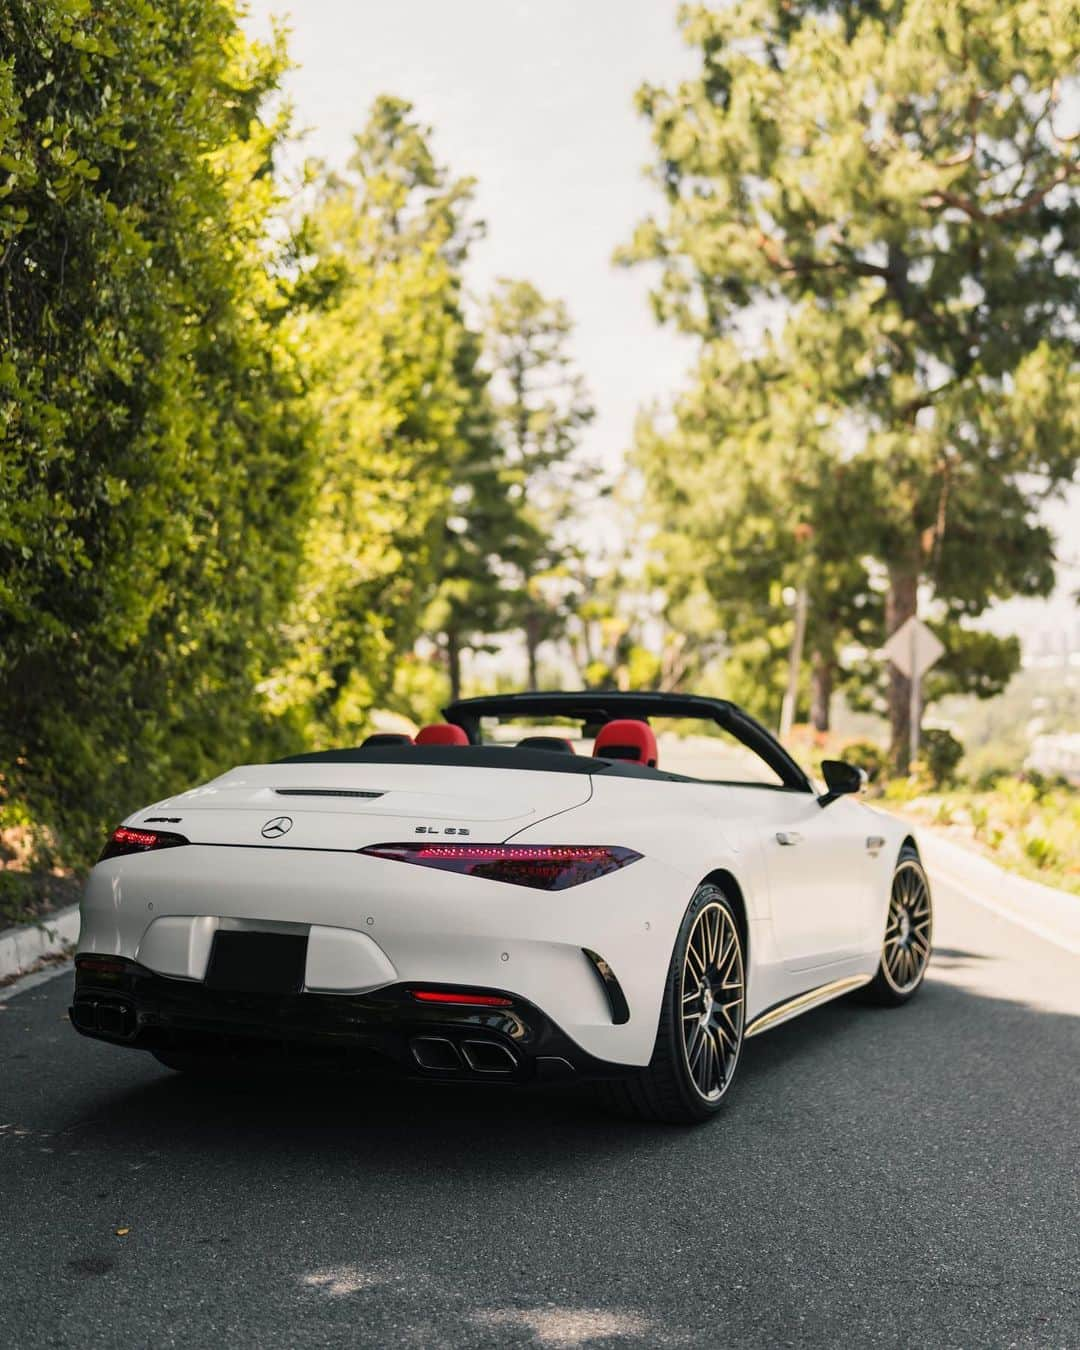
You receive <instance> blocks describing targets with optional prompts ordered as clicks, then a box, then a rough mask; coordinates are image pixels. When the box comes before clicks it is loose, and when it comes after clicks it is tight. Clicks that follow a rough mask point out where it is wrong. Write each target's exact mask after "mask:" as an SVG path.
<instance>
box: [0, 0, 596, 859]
mask: <svg viewBox="0 0 1080 1350" xmlns="http://www.w3.org/2000/svg"><path fill="white" fill-rule="evenodd" d="M0 51H3V52H4V54H5V55H4V58H3V60H2V61H0V173H2V175H3V176H2V178H0V426H2V428H3V439H2V441H0V826H2V827H3V828H4V829H9V830H11V829H16V828H18V830H20V831H21V832H22V834H21V836H20V837H24V836H25V834H26V829H27V823H28V822H30V823H31V825H32V829H33V830H34V831H36V835H37V841H38V851H39V854H40V855H41V856H42V857H43V858H44V857H45V856H46V855H50V856H54V857H55V858H56V859H59V860H68V861H75V862H78V861H85V860H88V859H89V858H90V857H91V856H92V855H93V852H94V851H95V849H96V847H98V846H99V845H100V836H101V832H102V831H103V830H104V829H105V828H106V827H107V825H108V824H110V823H112V822H114V821H115V819H116V818H117V817H118V816H120V815H122V814H125V813H126V812H127V811H129V810H131V809H132V808H133V807H135V806H136V805H137V804H139V803H140V802H142V801H145V800H146V799H147V798H148V797H152V796H160V795H161V794H163V793H166V792H169V791H172V790H175V789H177V788H180V787H183V786H186V785H187V784H189V783H190V782H192V781H197V780H199V779H204V778H206V777H208V776H211V775H212V774H213V773H215V772H217V771H218V770H220V769H223V768H226V767H228V766H229V765H230V764H233V763H236V762H238V761H240V762H242V761H244V760H245V759H248V760H257V759H265V758H268V757H273V756H274V755H275V754H277V753H280V752H281V751H283V750H285V749H291V748H298V747H300V746H304V745H309V746H319V745H323V744H326V743H329V742H332V741H337V742H341V741H345V742H346V743H348V742H349V741H352V740H355V739H357V738H358V737H359V736H360V735H362V734H363V731H364V729H365V724H366V723H367V722H368V719H369V717H370V714H371V713H372V711H373V709H375V708H377V707H382V708H386V709H389V710H396V711H398V712H401V713H405V714H407V715H411V716H414V717H417V718H430V717H431V716H433V715H435V713H436V710H437V709H438V707H439V706H440V705H441V704H442V703H443V702H444V701H445V698H446V694H447V692H448V688H449V690H450V691H453V692H456V686H457V684H458V683H459V680H460V671H459V669H458V668H457V667H456V664H455V654H456V653H459V652H460V651H461V650H462V648H464V647H467V646H469V645H477V644H481V643H483V642H484V641H486V636H485V635H486V634H488V633H490V632H497V631H499V630H501V629H505V628H506V627H508V626H510V625H512V624H516V623H519V622H520V621H521V617H520V606H518V607H515V601H514V588H513V585H512V581H513V576H514V573H515V569H516V570H517V572H518V573H519V574H528V575H530V576H531V575H532V574H533V573H534V572H535V571H536V570H537V567H538V566H539V565H540V564H539V563H538V559H539V560H542V564H543V565H544V566H551V565H552V562H553V560H557V556H561V555H556V554H555V553H553V552H551V550H550V549H549V548H548V546H547V544H546V543H545V541H544V539H543V538H542V537H541V522H542V521H543V522H544V523H545V524H546V518H544V517H543V513H542V511H541V510H540V507H539V505H538V504H537V503H534V502H532V501H531V500H528V498H529V494H530V493H535V495H536V497H537V500H538V501H539V500H543V501H548V500H549V499H550V496H551V491H550V488H549V486H547V485H548V484H549V483H550V482H553V481H554V480H555V479H556V478H558V476H559V474H560V473H561V472H562V469H563V464H564V461H565V459H566V456H567V455H568V453H569V451H570V450H571V449H572V448H573V445H574V443H575V434H576V429H577V427H579V426H580V425H582V424H583V422H584V421H585V420H587V417H588V416H589V415H590V414H589V409H588V408H587V406H586V405H585V404H584V402H583V400H582V398H581V396H580V382H579V381H578V379H577V377H576V376H574V375H573V374H572V372H570V371H568V370H567V368H566V363H565V361H564V358H563V355H562V353H561V347H560V344H561V342H562V340H563V338H564V337H565V334H566V332H567V331H568V321H567V320H566V317H565V313H564V311H563V310H562V308H561V307H560V306H559V305H555V304H549V303H548V302H546V301H542V300H540V298H539V297H538V296H537V295H536V293H535V292H534V291H532V290H531V288H529V287H528V286H526V285H525V284H524V283H519V284H517V285H516V286H515V287H511V288H509V289H505V288H504V290H503V291H501V292H500V298H499V300H498V302H497V304H496V316H497V322H496V331H497V333H498V338H497V344H496V362H495V364H496V366H497V367H498V363H499V360H501V359H503V358H504V357H506V356H507V353H508V352H510V351H512V352H514V353H516V354H517V357H520V358H521V362H522V371H523V373H522V378H521V380H520V381H519V382H518V383H517V384H516V385H514V386H513V388H514V390H515V392H516V394H517V397H518V408H517V410H516V412H515V416H517V417H518V418H519V420H522V423H523V427H524V429H523V430H522V432H521V434H520V436H519V435H517V434H515V435H514V436H513V437H510V436H509V433H508V432H506V421H505V417H506V414H505V412H503V411H499V412H497V410H496V407H495V404H494V401H493V399H492V397H491V395H490V393H489V388H488V386H489V380H490V378H491V377H490V374H489V373H488V371H487V370H486V369H485V366H484V356H485V354H484V349H483V340H482V337H481V334H480V333H479V332H478V331H475V330H474V329H473V328H471V327H470V326H469V323H468V322H467V320H466V317H465V313H464V305H463V300H462V278H461V268H462V265H463V263H464V261H465V259H466V257H467V254H468V249H469V247H470V245H471V243H472V242H473V241H474V240H475V239H476V238H477V237H478V235H479V233H480V229H481V227H480V225H479V224H478V223H477V222H476V221H475V219H474V217H473V215H472V208H471V200H472V187H473V185H472V183H471V181H470V180H468V179H454V178H452V177H451V176H450V174H449V173H448V171H447V170H446V169H445V168H444V167H443V166H442V165H440V164H439V163H438V162H437V160H436V158H435V156H434V154H433V152H432V149H431V143H430V131H429V129H428V128H426V127H424V126H422V125H421V124H420V123H419V122H418V121H417V120H416V119H415V117H414V115H413V111H412V109H411V107H410V105H409V104H408V103H406V102H404V101H403V100H400V99H395V98H390V97H383V98H380V99H378V100H377V101H376V103H375V105H374V107H373V108H372V110H371V115H370V117H369V119H368V121H367V123H366V125H365V126H364V128H363V129H362V131H361V132H360V134H359V135H358V136H357V137H356V141H355V149H354V154H353V156H352V158H351V160H350V163H349V165H348V166H347V168H346V170H345V171H344V172H341V173H334V172H330V171H328V170H327V169H326V168H325V167H323V166H321V165H315V164H312V165H309V166H308V168H307V170H306V181H305V183H304V185H303V193H302V195H301V198H300V201H301V203H302V205H301V207H300V208H299V211H298V213H297V214H295V215H294V214H293V212H292V211H291V210H290V209H289V208H288V206H287V204H286V203H285V202H284V201H283V200H282V191H281V188H280V186H279V184H278V181H277V179H276V177H275V173H274V156H275V153H276V151H277V149H278V147H279V145H280V143H281V141H282V138H283V136H284V135H285V133H286V130H287V127H286V124H285V122H284V120H283V119H282V118H280V117H276V116H275V117H270V116H269V115H268V114H267V113H266V111H265V110H266V108H267V107H268V106H269V103H268V100H269V99H270V96H272V95H273V94H274V93H275V92H276V91H277V89H278V86H279V81H280V77H281V74H282V72H283V70H284V68H285V56H284V51H283V48H282V46H281V44H280V42H277V41H275V43H274V44H273V45H272V46H269V47H267V46H262V45H259V44H255V43H251V42H249V41H248V40H247V39H246V38H245V37H244V36H243V33H242V31H241V29H240V27H239V25H238V9H237V7H236V6H235V5H234V4H233V3H232V0H158V2H157V3H150V4H139V5H123V6H112V7H98V8H92V7H91V6H90V5H89V4H88V3H85V2H84V0H66V2H64V0H44V2H43V3H41V4H36V3H35V4H33V5H31V4H29V3H27V2H26V0H12V3H11V4H9V5H8V6H7V7H6V8H5V9H4V10H3V11H0ZM499 344H502V345H499ZM515 344H516V345H515ZM552 344H553V345H552ZM515 359H517V358H516V357H515ZM515 369H516V367H515ZM553 372H554V373H556V374H558V376H559V378H560V379H561V380H562V385H561V388H560V389H559V390H557V391H555V392H549V393H545V394H543V395H542V396H541V395H540V394H539V393H538V386H537V384H536V380H537V379H538V378H539V377H540V375H542V374H544V373H547V374H551V373H553ZM504 433H505V436H504ZM507 443H509V444H511V445H512V450H511V452H510V453H509V454H508V453H507V451H506V448H505V447H506V444H507ZM422 633H426V634H428V635H430V636H433V637H435V638H436V639H437V640H438V641H439V642H440V643H441V645H442V646H443V648H444V650H445V652H446V654H447V657H448V658H449V661H450V670H449V672H448V674H449V679H448V678H447V675H444V673H443V672H442V671H441V670H440V669H439V668H438V667H436V666H433V665H432V664H431V663H430V661H427V660H423V659H421V658H420V657H418V656H417V654H416V651H415V646H416V642H417V639H418V637H419V636H420V635H421V634H422ZM15 865H16V866H18V867H19V868H25V867H26V866H27V865H28V863H27V860H26V859H25V858H21V857H20V858H19V859H18V860H17V861H16V864H15ZM12 884H14V883H12ZM19 884H21V883H19Z"/></svg>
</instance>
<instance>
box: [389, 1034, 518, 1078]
mask: <svg viewBox="0 0 1080 1350" xmlns="http://www.w3.org/2000/svg"><path fill="white" fill-rule="evenodd" d="M409 1048H410V1049H411V1050H412V1056H413V1059H415V1060H416V1062H417V1064H419V1066H420V1067H421V1068H422V1069H427V1070H428V1071H429V1072H434V1073H460V1072H461V1071H462V1070H463V1069H471V1070H472V1072H473V1073H484V1074H489V1073H490V1074H501V1073H513V1071H514V1070H515V1069H516V1068H517V1059H516V1057H515V1056H514V1054H513V1052H512V1051H511V1050H508V1049H507V1048H506V1046H505V1045H500V1044H499V1042H498V1041H478V1040H468V1041H462V1042H461V1045H460V1048H459V1047H458V1046H457V1045H455V1044H454V1042H453V1041H451V1040H448V1039H447V1037H445V1036H414V1037H413V1038H412V1040H411V1041H410V1042H409Z"/></svg>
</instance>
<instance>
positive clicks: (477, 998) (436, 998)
mask: <svg viewBox="0 0 1080 1350" xmlns="http://www.w3.org/2000/svg"><path fill="white" fill-rule="evenodd" d="M409 993H410V994H412V996H413V998H414V999H416V1001H417V1002H418V1003H456V1004H458V1005H459V1006H462V1007H471V1008H512V1007H513V1006H514V1004H513V1000H512V999H508V998H501V997H499V996H498V995H496V994H470V993H469V991H468V990H467V989H410V990H409Z"/></svg>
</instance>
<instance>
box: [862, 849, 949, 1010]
mask: <svg viewBox="0 0 1080 1350" xmlns="http://www.w3.org/2000/svg"><path fill="white" fill-rule="evenodd" d="M933 932H934V910H933V904H932V902H931V899H930V882H929V880H928V879H927V876H926V872H925V870H924V868H923V865H922V863H921V862H920V860H919V855H918V853H917V852H916V851H915V849H913V848H912V847H911V845H910V844H905V845H904V847H903V848H902V849H901V850H900V857H899V858H898V859H897V862H896V871H895V872H894V873H893V879H892V889H891V891H890V894H889V917H888V918H887V919H886V921H885V936H884V938H883V939H882V944H881V961H880V963H879V964H878V968H877V974H876V975H875V976H874V978H873V979H872V980H871V982H870V983H869V984H868V985H867V986H866V988H865V990H864V993H865V995H866V997H867V999H868V1000H869V1001H870V1002H872V1003H880V1004H883V1005H884V1006H885V1007H897V1006H899V1004H901V1003H906V1002H907V1001H908V999H909V998H912V997H913V996H914V995H915V994H916V993H917V992H918V989H919V986H920V985H921V984H922V982H923V980H924V978H925V977H926V967H927V966H928V965H929V964H930V950H931V944H932V941H933Z"/></svg>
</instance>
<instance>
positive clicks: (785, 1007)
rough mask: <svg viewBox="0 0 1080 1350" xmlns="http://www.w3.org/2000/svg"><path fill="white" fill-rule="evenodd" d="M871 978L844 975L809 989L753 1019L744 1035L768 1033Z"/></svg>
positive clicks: (856, 987) (871, 977)
mask: <svg viewBox="0 0 1080 1350" xmlns="http://www.w3.org/2000/svg"><path fill="white" fill-rule="evenodd" d="M873 978H874V977H873V976H872V975H845V976H844V978H843V979H842V980H833V981H831V982H830V983H829V984H823V985H820V986H819V987H818V988H817V989H809V990H807V992H806V993H805V994H799V995H798V996H797V997H796V998H789V999H788V1001H787V1002H786V1003H781V1004H780V1006H779V1007H777V1008H770V1009H769V1011H768V1012H763V1013H762V1014H761V1015H760V1016H759V1017H755V1018H754V1020H753V1021H752V1022H751V1023H750V1025H749V1026H748V1027H747V1028H746V1031H745V1033H744V1034H745V1035H746V1036H756V1035H758V1033H759V1032H762V1031H768V1029H769V1028H770V1027H774V1026H776V1024H777V1023H778V1022H786V1021H787V1020H788V1018H789V1017H795V1016H797V1015H798V1014H799V1013H801V1012H807V1011H809V1009H811V1008H815V1007H817V1005H818V1004H819V1003H828V1001H829V1000H830V999H832V998H839V997H840V995H841V994H846V993H848V992H849V991H850V990H852V989H858V988H859V987H860V985H864V984H869V983H870V981H871V980H872V979H873Z"/></svg>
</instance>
